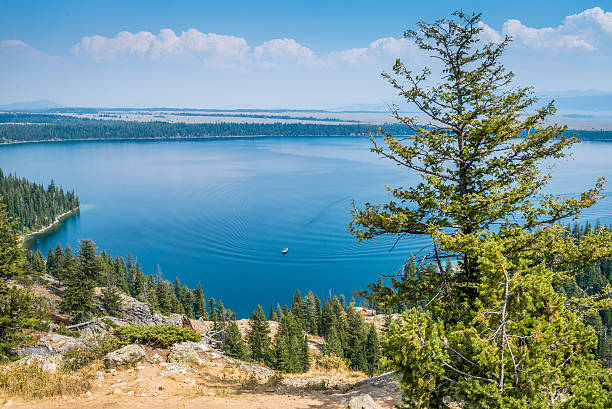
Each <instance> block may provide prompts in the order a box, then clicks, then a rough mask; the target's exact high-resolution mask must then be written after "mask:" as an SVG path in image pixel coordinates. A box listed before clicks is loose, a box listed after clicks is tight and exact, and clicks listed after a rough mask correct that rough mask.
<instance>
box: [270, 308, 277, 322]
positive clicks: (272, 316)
mask: <svg viewBox="0 0 612 409" xmlns="http://www.w3.org/2000/svg"><path fill="white" fill-rule="evenodd" d="M269 320H270V321H278V315H276V313H275V312H274V307H273V306H272V304H270V315H269Z"/></svg>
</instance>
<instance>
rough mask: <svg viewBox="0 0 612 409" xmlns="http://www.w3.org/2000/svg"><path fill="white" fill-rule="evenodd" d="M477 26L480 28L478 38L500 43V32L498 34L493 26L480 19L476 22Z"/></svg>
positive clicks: (501, 38)
mask: <svg viewBox="0 0 612 409" xmlns="http://www.w3.org/2000/svg"><path fill="white" fill-rule="evenodd" d="M478 27H479V28H481V29H482V31H481V32H480V38H481V39H482V40H483V41H486V42H488V43H500V42H501V41H502V40H503V37H502V36H501V34H499V33H498V32H497V31H496V30H495V29H494V28H492V27H491V26H488V25H487V24H485V23H483V22H482V21H479V22H478Z"/></svg>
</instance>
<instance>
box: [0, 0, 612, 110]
mask: <svg viewBox="0 0 612 409" xmlns="http://www.w3.org/2000/svg"><path fill="white" fill-rule="evenodd" d="M497 3H503V4H497ZM1 7H2V12H1V13H0V89H2V93H0V104H2V103H9V102H13V101H24V100H35V99H43V98H45V99H50V100H53V101H56V102H58V103H60V104H63V105H69V106H178V107H181V106H183V107H187V106H189V107H210V108H213V107H292V108H297V107H304V108H319V107H320V108H335V107H343V108H344V107H351V106H355V107H357V106H368V105H376V104H381V103H385V102H389V101H391V100H393V91H392V89H391V88H390V87H389V86H388V85H387V84H386V83H385V82H384V81H383V80H382V79H381V78H380V75H379V74H380V72H381V71H382V70H389V69H390V68H391V66H392V64H393V60H394V58H395V57H401V58H402V60H403V61H405V62H406V63H408V64H409V65H411V66H414V67H419V66H422V65H423V64H427V63H428V60H427V59H426V58H424V57H423V56H422V55H420V54H419V53H418V52H417V50H415V49H414V47H413V45H412V44H411V43H410V42H409V41H407V40H403V39H402V32H403V31H404V30H405V29H407V28H412V27H414V23H415V22H416V21H417V20H426V21H431V20H433V19H436V18H440V17H445V16H447V15H448V14H449V13H450V12H451V11H452V10H454V9H456V8H458V7H462V8H463V9H464V10H466V11H471V10H476V11H482V12H483V13H484V14H483V18H482V21H483V23H484V24H486V26H485V28H486V30H485V31H484V34H483V35H485V36H486V38H487V40H492V41H494V40H495V39H497V38H499V36H500V35H502V34H511V35H513V36H514V37H515V39H516V41H515V44H514V45H513V46H512V49H511V50H510V51H509V52H508V54H507V56H506V59H505V63H506V65H507V67H508V68H510V69H512V70H513V71H514V72H516V74H517V81H518V82H519V83H521V84H532V85H534V86H535V87H536V89H537V90H538V91H540V92H552V91H560V90H573V89H576V90H590V89H596V90H601V91H609V92H612V78H611V76H610V72H612V59H611V58H610V57H611V56H612V55H611V53H612V5H609V4H606V2H601V1H600V2H583V1H563V0H560V1H533V0H531V1H514V2H492V1H471V2H463V3H462V4H459V3H458V2H457V1H435V2H423V1H418V2H417V1H401V2H393V1H388V2H373V1H350V2H344V1H326V2H325V1H322V2H319V1H314V0H312V1H282V2H280V1H278V2H277V1H265V2H253V1H244V2H231V1H225V2H209V1H175V2H168V1H153V0H149V1H125V0H124V1H103V2H102V1H100V2H94V1H83V0H81V1H44V2H41V1H24V0H21V1H8V0H3V1H2V2H1Z"/></svg>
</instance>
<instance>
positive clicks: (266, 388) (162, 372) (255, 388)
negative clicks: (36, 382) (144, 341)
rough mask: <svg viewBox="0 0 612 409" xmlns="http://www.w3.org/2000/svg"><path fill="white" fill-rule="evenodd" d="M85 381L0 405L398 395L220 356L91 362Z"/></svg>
mask: <svg viewBox="0 0 612 409" xmlns="http://www.w3.org/2000/svg"><path fill="white" fill-rule="evenodd" d="M151 352H153V351H149V353H151ZM179 368H181V367H179ZM185 369H187V370H185ZM87 377H88V378H89V379H90V382H91V388H90V390H89V391H88V392H86V393H84V394H81V395H79V396H57V397H54V398H46V399H42V400H33V401H23V400H21V399H17V398H12V399H6V398H4V399H2V400H0V402H1V403H0V405H1V406H2V407H11V408H33V409H47V408H49V409H55V408H62V409H63V408H68V409H77V408H79V409H80V408H85V409H98V408H100V409H101V408H118V409H119V408H125V409H128V408H129V409H139V408H142V409H144V408H153V409H155V408H177V409H178V408H185V409H187V408H202V409H209V408H210V409H213V408H214V409H217V408H219V409H239V408H240V409H242V408H259V409H264V408H265V409H287V408H304V409H306V408H332V409H335V408H346V405H347V403H348V399H349V398H350V397H351V396H352V394H358V393H369V394H370V395H371V396H372V398H373V399H374V400H375V401H376V402H377V403H378V404H379V405H380V406H381V407H382V408H383V409H391V408H393V407H394V405H395V404H396V403H398V400H397V398H398V396H397V395H396V394H392V393H389V392H388V391H385V390H384V389H379V388H372V387H367V388H365V389H364V388H362V389H363V390H360V389H359V388H355V389H352V388H351V387H352V386H353V385H354V384H355V383H356V382H358V381H360V380H362V379H363V378H364V376H363V374H361V376H360V375H358V374H357V373H354V372H347V371H344V370H342V371H336V372H334V371H331V372H330V371H320V370H317V369H312V370H311V371H309V372H308V373H306V374H295V375H285V376H282V377H276V376H270V374H269V373H263V374H262V373H258V372H257V371H256V370H255V371H253V370H252V369H251V368H246V369H245V367H244V366H241V365H240V364H236V363H232V362H229V361H228V359H227V358H225V357H222V358H219V360H210V361H208V362H206V363H204V364H194V365H192V366H185V365H183V366H182V370H181V369H179V370H177V369H176V367H175V366H172V365H167V364H166V365H164V364H152V363H149V362H143V363H141V364H139V365H138V366H136V367H134V368H129V369H121V370H114V371H105V370H104V369H103V367H102V365H101V363H96V364H95V365H94V366H92V367H90V368H89V369H88V371H87Z"/></svg>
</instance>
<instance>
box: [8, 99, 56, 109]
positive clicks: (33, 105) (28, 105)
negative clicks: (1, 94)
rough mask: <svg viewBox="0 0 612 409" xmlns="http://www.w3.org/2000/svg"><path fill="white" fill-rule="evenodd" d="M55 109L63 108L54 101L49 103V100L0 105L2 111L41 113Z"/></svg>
mask: <svg viewBox="0 0 612 409" xmlns="http://www.w3.org/2000/svg"><path fill="white" fill-rule="evenodd" d="M53 108H61V105H60V104H57V103H55V102H53V101H49V100H48V99H39V100H38V101H23V102H13V103H10V104H6V105H0V111H20V112H41V111H46V110H48V109H53Z"/></svg>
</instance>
